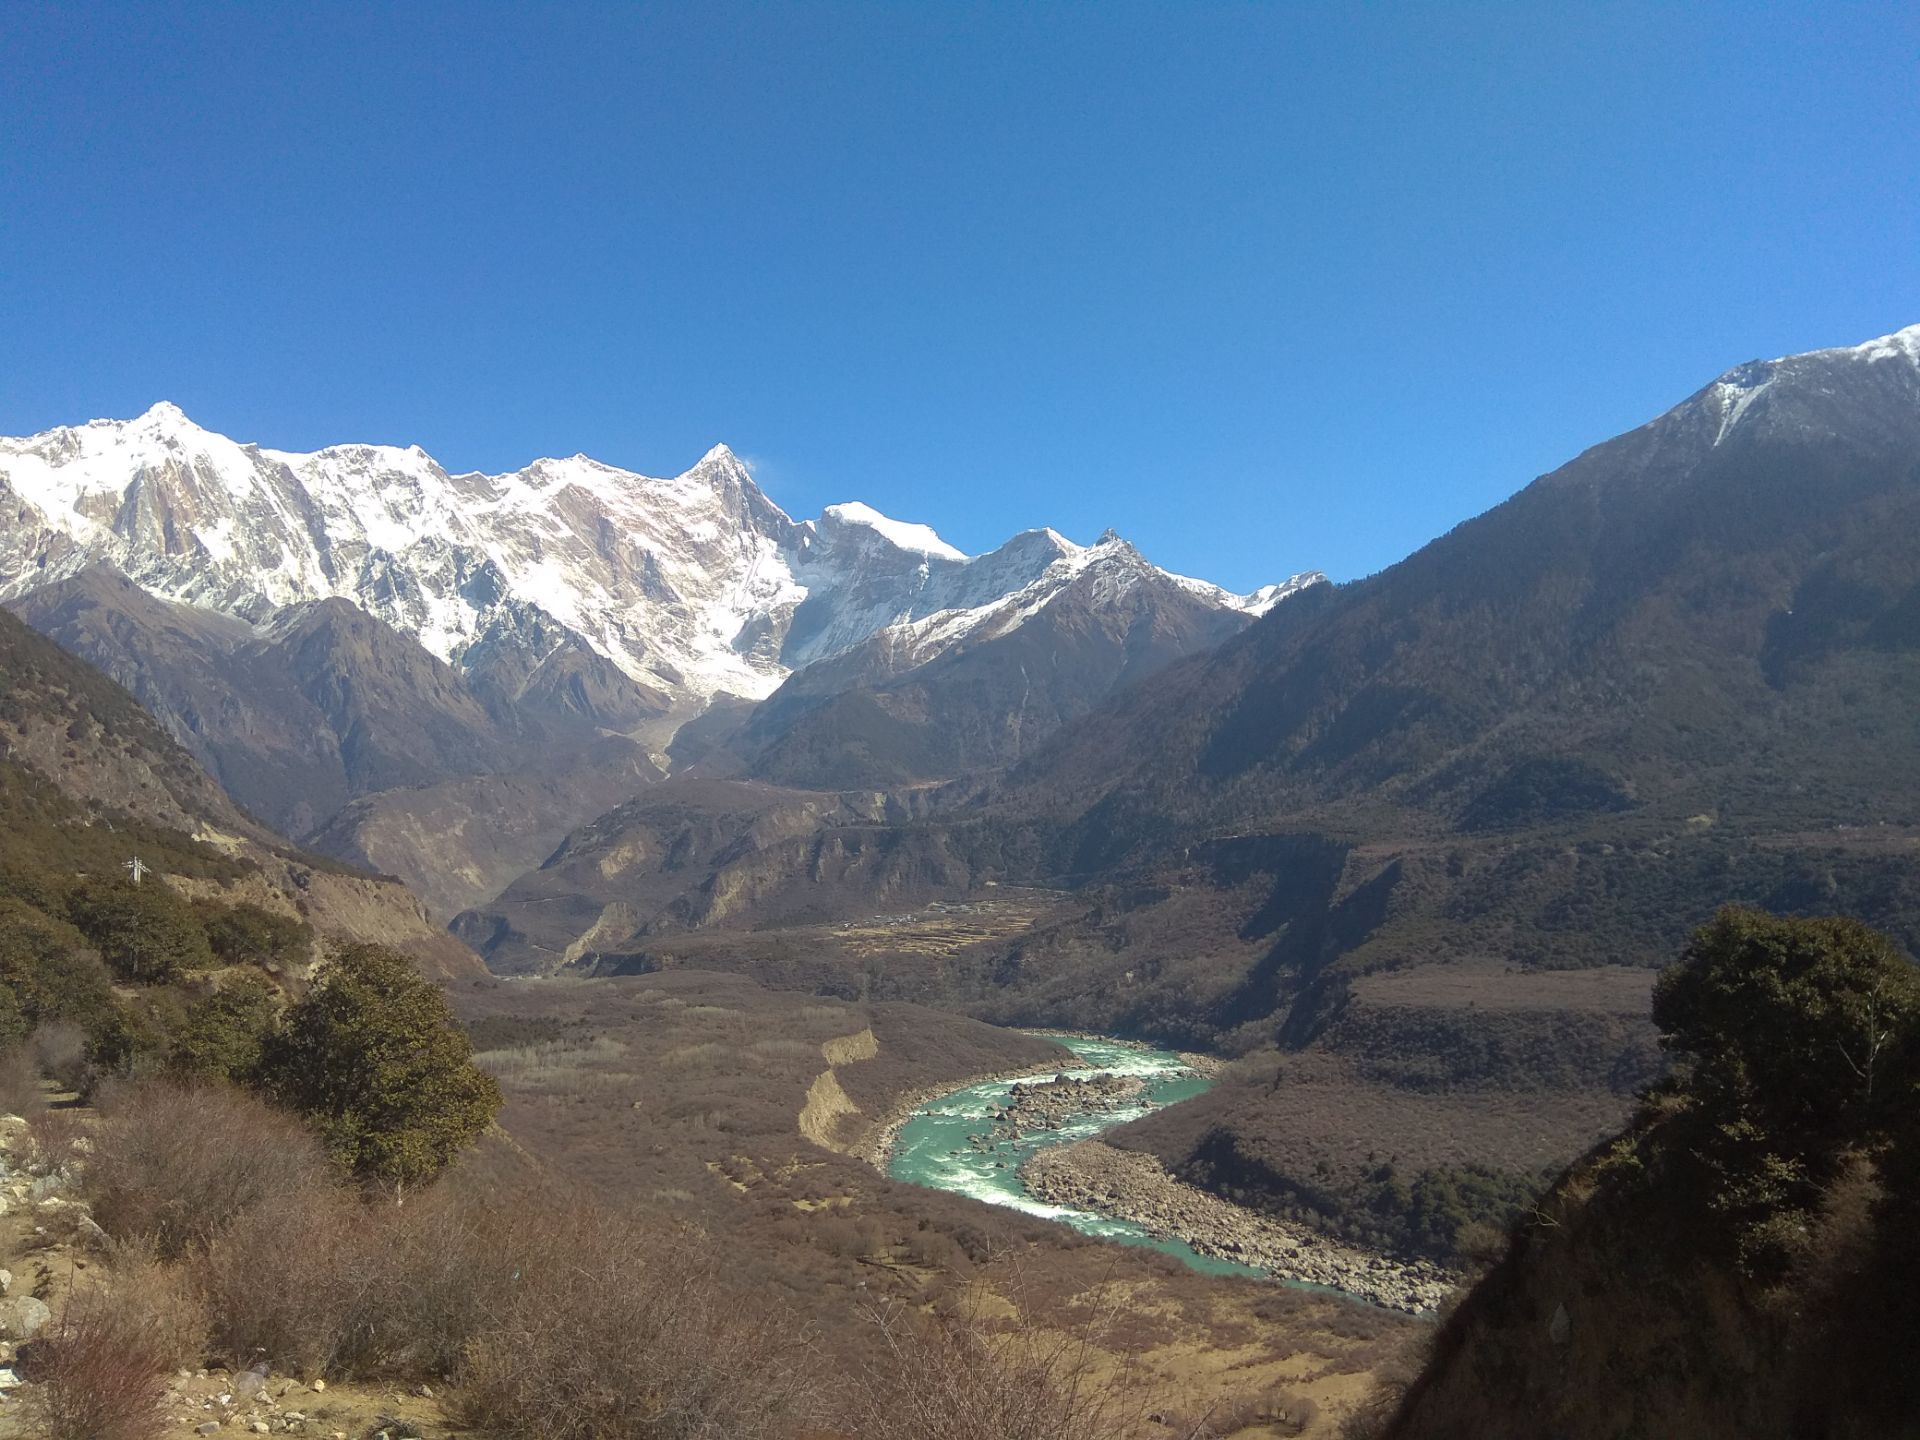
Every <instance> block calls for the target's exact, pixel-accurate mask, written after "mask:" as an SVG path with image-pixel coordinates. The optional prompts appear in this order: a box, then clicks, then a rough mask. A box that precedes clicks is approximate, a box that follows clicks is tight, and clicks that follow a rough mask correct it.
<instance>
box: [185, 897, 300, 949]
mask: <svg viewBox="0 0 1920 1440" xmlns="http://www.w3.org/2000/svg"><path fill="white" fill-rule="evenodd" d="M195 908H196V909H197V910H198V912H199V914H200V918H201V923H202V925H203V926H204V928H205V929H206V932H207V944H208V945H209V946H210V947H211V948H212V950H213V954H214V958H215V959H217V960H218V961H219V962H220V963H221V964H222V965H274V964H280V963H282V962H285V961H288V960H293V959H297V958H299V956H301V955H302V954H303V953H305V951H306V949H307V947H308V946H309V945H311V944H312V943H313V927H312V926H311V925H308V924H306V923H304V922H303V921H299V920H295V919H292V918H291V917H289V916H286V915H276V914H274V913H273V912H272V911H271V910H263V909H261V908H260V907H259V906H258V905H246V904H240V905H221V904H218V903H215V902H213V901H201V902H200V903H199V904H198V905H197V906H196V907H195Z"/></svg>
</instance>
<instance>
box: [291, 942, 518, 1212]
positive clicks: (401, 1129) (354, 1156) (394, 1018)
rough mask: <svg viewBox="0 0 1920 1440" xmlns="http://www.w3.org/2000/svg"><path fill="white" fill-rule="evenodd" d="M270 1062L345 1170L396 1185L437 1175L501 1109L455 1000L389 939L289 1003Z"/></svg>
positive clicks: (352, 950) (399, 1188)
mask: <svg viewBox="0 0 1920 1440" xmlns="http://www.w3.org/2000/svg"><path fill="white" fill-rule="evenodd" d="M264 1068H265V1077H266V1080H267V1084H268V1088H269V1089H270V1090H271V1091H272V1093H273V1094H274V1095H275V1096H276V1097H278V1098H279V1099H280V1100H281V1101H282V1102H283V1103H284V1104H286V1105H288V1106H290V1107H292V1108H293V1109H295V1110H297V1111H299V1112H300V1113H301V1114H303V1115H305V1116H306V1117H307V1119H308V1120H309V1122H311V1123H312V1124H313V1125H314V1126H315V1128H316V1129H318V1131H319V1132H320V1134H321V1136H322V1138H323V1139H324V1140H325V1141H326V1143H327V1147H328V1149H330V1150H331V1151H332V1152H333V1154H334V1156H335V1157H336V1158H337V1159H338V1160H339V1161H340V1163H341V1164H342V1165H343V1166H345V1167H346V1169H348V1170H349V1171H351V1172H352V1173H353V1174H354V1175H355V1176H357V1177H359V1178H360V1179H362V1180H364V1181H367V1182H369V1183H376V1184H381V1185H387V1186H391V1187H393V1189H394V1192H395V1194H396V1195H400V1194H402V1193H403V1192H404V1188H405V1187H406V1186H407V1185H410V1184H419V1183H420V1182H422V1181H425V1180H429V1179H431V1178H432V1177H433V1176H434V1175H436V1174H438V1173H439V1172H440V1170H441V1169H442V1168H443V1167H444V1166H445V1165H446V1164H447V1163H448V1162H449V1161H450V1160H452V1159H453V1158H454V1156H455V1155H457V1154H459V1152H460V1151H461V1150H462V1149H463V1148H465V1147H466V1146H467V1145H469V1144H470V1143H472V1141H473V1140H474V1139H475V1138H477V1137H478V1136H479V1135H480V1133H481V1132H482V1131H484V1130H485V1129H486V1128H487V1125H488V1124H489V1123H490V1122H491V1121H492V1119H493V1116H494V1113H495V1112H496V1111H497V1110H498V1109H499V1108H500V1088H499V1086H498V1085H496V1084H495V1083H494V1079H493V1077H492V1076H491V1075H489V1074H487V1073H486V1072H485V1071H484V1070H482V1069H480V1068H479V1067H478V1066H477V1065H475V1064H474V1063H473V1047H472V1045H471V1044H470V1043H469V1042H468V1040H467V1037H466V1035H465V1033H464V1032H462V1031H461V1030H460V1028H459V1027H458V1026H457V1025H456V1024H455V1023H454V1021H453V1015H452V1012H451V1011H449V1010H448V1008H447V1003H446V1001H445V1000H444V999H443V998H442V997H441V995H440V993H439V992H438V991H437V990H435V989H434V988H433V986H432V985H431V984H429V983H428V982H427V981H426V980H425V979H423V978H422V977H421V976H420V974H419V973H418V972H417V971H416V970H415V969H414V968H413V966H412V964H411V963H409V962H408V960H407V958H406V957H405V956H404V955H401V954H399V953H398V952H396V951H393V950H390V949H387V948H386V947H385V946H380V945H353V946H349V947H348V948H347V949H345V950H343V951H342V952H340V953H339V954H338V955H337V956H335V957H334V959H333V960H332V961H331V962H330V964H329V965H328V967H327V969H326V971H325V972H324V974H323V975H322V977H321V979H320V982H319V984H318V985H317V986H316V987H315V988H314V990H313V992H312V993H311V994H310V995H308V996H307V998H306V999H304V1000H302V1001H300V1003H298V1004H297V1005H295V1006H293V1007H292V1009H291V1010H289V1011H288V1012H287V1016H286V1022H285V1024H284V1025H283V1026H282V1028H281V1031H280V1034H279V1035H278V1036H277V1037H276V1038H275V1040H274V1041H273V1043H272V1045H271V1046H270V1048H269V1052H268V1055H267V1058H266V1062H265V1067H264Z"/></svg>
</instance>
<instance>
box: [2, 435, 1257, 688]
mask: <svg viewBox="0 0 1920 1440" xmlns="http://www.w3.org/2000/svg"><path fill="white" fill-rule="evenodd" d="M0 506H3V507H4V513H5V515H6V524H5V525H4V527H3V531H0V598H13V597H17V596H19V595H21V594H24V593H26V592H27V591H29V590H32V589H34V588H37V587H39V586H41V585H44V584H47V583H49V582H50V581H54V580H58V579H62V578H65V577H67V576H69V575H71V574H73V573H75V572H77V571H78V570H80V569H82V568H84V567H85V566H87V565H89V564H98V563H106V564H110V565H112V566H113V567H115V568H116V569H118V570H120V571H121V572H122V573H124V574H126V575H127V576H129V577H130V578H131V579H133V580H134V581H135V582H136V583H137V584H139V585H140V586H141V587H142V588H144V589H146V590H148V591H150V592H152V593H155V594H157V595H162V596H165V597H167V598H170V599H175V600H184V601H187V602H190V603H193V604H196V605H200V606H203V607H207V608H211V609H215V610H220V611H224V612H226V613H229V614H233V615H237V616H240V617H241V618H244V619H247V620H249V621H254V622H260V621H264V620H266V619H267V618H268V617H270V616H271V615H272V614H273V613H274V612H276V611H278V610H280V609H283V608H285V607H287V606H290V605H296V604H302V603H310V602H313V601H317V600H324V599H329V598H344V599H349V600H352V601H353V602H354V603H356V604H358V605H360V606H361V607H362V608H364V609H366V610H367V611H369V612H370V613H371V614H373V615H375V616H377V617H378V618H380V619H381V620H384V621H385V622H386V623H388V624H389V625H391V626H393V628H395V629H396V630H398V631H400V632H401V633H403V634H406V635H409V636H412V637H413V638H414V639H416V640H418V641H419V642H420V644H421V645H422V646H424V647H425V648H426V649H427V650H428V651H429V652H430V653H431V654H433V655H434V656H436V657H437V658H438V659H440V660H442V661H445V662H447V663H449V664H451V665H453V666H454V667H455V668H456V669H459V670H462V671H463V672H466V671H470V670H475V669H482V668H485V667H486V666H488V665H490V664H491V665H497V666H500V665H502V660H501V652H502V651H503V650H504V651H507V652H509V653H510V654H511V656H512V660H511V663H510V664H506V665H503V666H502V668H505V669H506V670H507V671H508V672H509V673H510V674H511V675H512V676H513V678H514V679H515V680H517V681H518V682H519V683H520V684H522V685H523V686H524V685H525V684H528V683H531V682H530V679H529V672H531V671H534V670H536V669H538V667H539V665H540V664H541V663H543V662H544V661H545V660H546V659H547V658H548V657H549V656H550V655H553V654H556V653H558V652H560V651H565V652H566V653H567V655H568V657H569V662H570V663H572V664H576V665H577V664H578V663H579V662H580V661H582V660H583V659H584V658H585V657H586V656H589V655H597V656H599V657H603V658H604V659H606V660H608V661H611V662H612V664H613V665H614V666H616V667H617V668H618V669H619V670H620V671H621V672H622V673H623V674H625V675H626V676H627V677H629V678H630V679H631V680H633V681H634V682H636V683H637V684H638V685H640V686H641V687H644V690H645V691H646V692H648V693H652V694H656V695H659V696H661V697H662V699H663V703H665V702H666V701H679V702H687V704H688V707H689V708H697V707H698V705H700V704H703V703H705V702H706V701H707V700H709V699H710V698H711V697H712V696H714V695H716V694H719V693H730V694H735V695H742V696H747V697H751V698H759V697H762V696H765V695H767V694H769V693H771V692H772V691H773V690H774V689H775V688H776V687H777V686H778V685H779V684H780V683H781V681H782V680H783V679H784V678H785V677H786V676H787V675H788V674H790V673H791V672H793V671H794V670H796V669H798V668H800V667H802V666H804V665H806V664H808V663H811V662H812V661H815V660H819V659H823V658H826V657H828V656H831V655H835V654H839V653H841V652H843V651H845V650H847V649H849V648H851V647H853V646H855V645H857V644H859V643H861V642H863V641H865V640H866V639H867V638H868V637H870V636H872V635H874V634H875V633H876V632H878V631H881V630H884V629H886V628H888V627H891V626H896V625H901V624H909V625H911V624H917V623H920V622H925V621H927V620H928V619H929V617H933V616H936V615H948V616H950V617H958V616H961V615H966V614H975V615H977V614H979V613H980V612H981V611H983V609H986V608H989V607H991V606H992V605H993V604H994V602H996V601H998V600H1001V599H1003V598H1004V597H1006V596H1009V595H1012V594H1014V593H1016V592H1021V591H1024V590H1027V589H1029V588H1030V587H1032V586H1034V585H1036V584H1040V583H1042V582H1044V581H1045V580H1046V579H1047V577H1049V576H1050V575H1051V576H1053V577H1054V578H1055V580H1056V581H1057V582H1058V583H1059V584H1062V585H1064V583H1065V582H1066V581H1067V580H1069V579H1070V578H1071V576H1072V575H1073V574H1074V573H1077V570H1078V569H1079V568H1080V565H1081V559H1082V557H1083V556H1084V555H1085V554H1086V550H1085V548H1083V547H1080V546H1077V545H1074V544H1073V543H1072V542H1071V541H1068V540H1066V539H1065V538H1064V537H1062V536H1060V535H1058V534H1057V533H1055V532H1053V531H1050V530H1035V531H1029V532H1025V533H1023V534H1021V535H1017V536H1015V537H1014V538H1013V539H1012V540H1010V541H1008V542H1007V543H1006V544H1005V545H1002V546H1001V547H1000V548H999V549H997V550H995V551H992V552H990V553H988V554H986V555H982V556H978V557H972V558H969V557H967V556H965V555H963V554H961V553H960V552H959V551H957V550H955V549H954V548H953V547H951V546H949V545H946V544H945V543H944V542H943V541H941V540H940V539H939V537H938V536H937V535H935V534H934V533H933V532H932V531H931V530H929V529H927V528H926V527H924V526H917V525H910V524H904V523H902V522H898V521H893V520H890V519H888V518H887V517H885V516H883V515H881V514H879V512H877V511H875V510H872V509H871V508H869V507H867V506H865V505H860V504H847V505H836V506H829V507H828V508H827V510H826V511H825V513H823V514H822V515H821V516H820V517H819V518H818V519H817V520H811V521H804V522H801V521H795V520H793V519H792V518H791V517H789V516H788V515H787V514H786V513H785V512H784V511H783V510H781V509H780V508H779V506H777V505H775V504H774V503H773V502H772V501H771V500H770V499H768V498H767V496H766V495H765V494H764V493H762V492H761V490H760V488H759V487H758V485H756V484H755V483H754V480H753V478H752V476H751V475H750V474H749V473H748V471H747V468H746V466H745V465H744V464H742V463H741V461H740V460H739V459H738V457H736V456H735V455H734V454H733V453H732V452H731V451H729V450H728V449H727V448H726V447H725V446H716V447H714V448H713V449H712V450H710V451H709V452H708V453H707V454H706V455H705V456H703V457H702V458H701V460H700V461H699V462H698V463H697V464H696V465H694V466H693V468H691V469H690V470H688V471H686V472H684V473H683V474H681V475H678V476H675V477H673V478H670V479H659V478H652V477H648V476H644V475H639V474H636V473H634V472H631V471H627V470H622V469H618V468H616V467H614V466H610V465H605V464H602V463H600V462H598V461H595V460H591V459H588V458H587V457H586V456H583V455H576V456H573V457H571V458H569V459H564V460H560V459H548V460H538V461H535V462H534V463H533V464H531V465H528V466H526V467H525V468H523V469H521V470H518V471H513V472H510V473H507V474H502V475H484V474H480V473H477V472H476V473H468V474H458V475H456V474H450V473H448V472H447V471H446V470H445V469H443V468H442V467H441V466H440V465H439V464H437V463H436V462H435V461H434V460H433V459H432V457H430V456H428V455H427V454H426V452H424V451H423V450H421V449H419V448H418V447H417V446H416V447H411V448H407V449H400V448H397V447H392V446H376V445H343V446H334V447H330V448H328V449H324V450H320V451H315V452H313V453H310V454H295V453H291V452H286V451H278V450H272V449H267V448H264V447H262V446H259V445H251V444H249V445H242V444H238V443H236V442H234V441H232V440H230V439H228V438H227V437H225V436H222V435H218V434H215V433H214V432H212V431H208V430H204V429H202V428H201V427H199V426H197V425H195V424H193V422H192V421H190V420H188V419H187V417H186V416H185V415H184V414H183V413H181V411H180V410H179V409H178V408H177V407H175V406H173V405H171V404H166V403H162V404H159V405H155V406H154V407H153V408H152V409H150V410H148V411H147V412H146V413H145V414H144V415H141V416H140V417H138V418H137V419H135V420H131V421H113V420H96V421H92V422H90V423H88V424H87V425H84V426H77V427H76V426H68V427H62V428H59V429H55V430H50V431H46V432H44V433H42V434H40V435H35V436H30V437H26V438H22V439H4V440H0ZM1155 573H1162V572H1155ZM1170 578H1172V577H1170ZM1173 583H1176V584H1178V585H1180V586H1182V587H1184V588H1185V589H1186V591H1187V592H1188V593H1189V594H1191V595H1192V596H1193V597H1194V598H1195V599H1196V601H1197V602H1199V603H1201V604H1204V605H1206V606H1208V607H1210V608H1213V609H1217V610H1219V611H1221V612H1223V613H1232V614H1239V615H1255V614H1260V613H1264V612H1265V611H1266V610H1267V609H1269V608H1271V606H1272V605H1273V604H1274V603H1276V601H1277V599H1278V598H1279V597H1280V594H1281V592H1282V590H1283V589H1284V587H1271V586H1270V587H1266V588H1264V589H1262V590H1259V591H1255V592H1254V593H1252V594H1250V595H1244V596H1243V595H1233V594H1230V593H1228V592H1227V591H1225V590H1222V589H1220V588H1219V587H1217V586H1212V585H1209V584H1207V583H1205V582H1202V581H1189V580H1185V579H1184V578H1175V579H1173ZM1289 583H1290V584H1291V583H1294V582H1289ZM967 628H968V627H967V625H966V624H965V623H964V621H963V620H961V619H958V618H951V619H950V622H949V624H948V626H947V631H948V632H951V633H952V634H953V635H954V636H956V637H957V636H958V635H961V634H964V633H965V632H966V630H967ZM918 643H919V644H920V645H921V648H923V649H924V648H926V640H925V638H924V637H922V638H921V639H920V641H919V642H918ZM628 708H632V707H631V705H629V707H628Z"/></svg>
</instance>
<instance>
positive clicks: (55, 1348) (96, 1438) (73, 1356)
mask: <svg viewBox="0 0 1920 1440" xmlns="http://www.w3.org/2000/svg"><path fill="white" fill-rule="evenodd" d="M150 1321H151V1317H149V1316H146V1315H144V1314H142V1313H141V1312H140V1311H139V1310H138V1309H136V1308H131V1307H126V1306H123V1305H121V1304H119V1303H117V1302H116V1300H115V1299H114V1297H113V1296H112V1295H111V1294H108V1293H106V1292H103V1291H100V1290H88V1291H82V1292H79V1293H77V1294H76V1295H75V1296H74V1297H73V1299H72V1300H71V1301H70V1302H69V1304H68V1306H67V1309H66V1311H65V1313H64V1314H63V1315H61V1317H60V1319H59V1320H58V1321H56V1322H55V1323H54V1324H52V1325H50V1326H48V1327H47V1329H46V1330H44V1331H42V1332H41V1334H40V1335H39V1336H38V1337H37V1338H36V1339H35V1341H34V1343H33V1347H32V1350H31V1358H32V1363H31V1367H30V1375H31V1378H32V1379H33V1380H34V1381H36V1382H37V1383H36V1384H35V1386H34V1389H33V1392H32V1395H31V1398H30V1404H31V1405H32V1408H33V1411H34V1415H33V1419H34V1421H35V1423H36V1428H35V1429H34V1430H33V1432H32V1433H33V1434H36V1435H39V1436H43V1437H44V1440H153V1437H157V1436H159V1435H160V1434H161V1433H162V1430H163V1427H164V1416H163V1413H162V1411H161V1401H162V1398H163V1397H164V1395H165V1393H166V1391H165V1386H166V1377H167V1370H168V1359H169V1356H168V1353H167V1352H168V1348H169V1347H168V1346H167V1345H166V1344H165V1343H164V1342H163V1341H162V1340H161V1339H160V1337H158V1336H156V1335H155V1334H154V1333H153V1331H152V1329H151V1325H150Z"/></svg>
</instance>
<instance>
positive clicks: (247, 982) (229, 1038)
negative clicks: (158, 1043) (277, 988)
mask: <svg viewBox="0 0 1920 1440" xmlns="http://www.w3.org/2000/svg"><path fill="white" fill-rule="evenodd" d="M279 1018H280V1007H279V1003H278V1000H277V997H276V994H275V992H274V989H273V987H272V986H271V985H269V984H268V983H267V982H266V981H264V980H262V979H261V978H259V977H258V976H257V975H250V974H242V975H240V976H238V977H236V978H234V979H232V980H229V981H228V982H227V983H226V984H224V985H222V986H221V987H220V988H219V989H218V990H216V991H214V992H213V993H212V994H211V995H207V996H205V997H203V998H202V999H199V1000H196V1001H195V1002H194V1003H193V1004H192V1005H190V1006H188V1007H187V1013H186V1019H185V1022H184V1024H183V1025H182V1027H181V1029H180V1032H179V1033H178V1034H177V1035H176V1036H175V1037H174V1042H173V1048H172V1051H171V1053H170V1054H169V1055H168V1057H167V1058H168V1066H169V1068H170V1069H173V1070H175V1071H178V1072H180V1073H182V1074H187V1075H205V1076H217V1077H219V1078H220V1079H223V1080H231V1081H233V1082H234V1083H236V1084H246V1083H247V1082H249V1081H251V1080H253V1079H254V1078H255V1077H256V1076H257V1075H258V1073H259V1070H260V1064H261V1060H262V1059H263V1057H264V1056H265V1054H266V1051H267V1046H268V1042H269V1041H270V1040H271V1038H272V1036H273V1032H274V1028H275V1026H276V1025H277V1023H278V1021H279Z"/></svg>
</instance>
